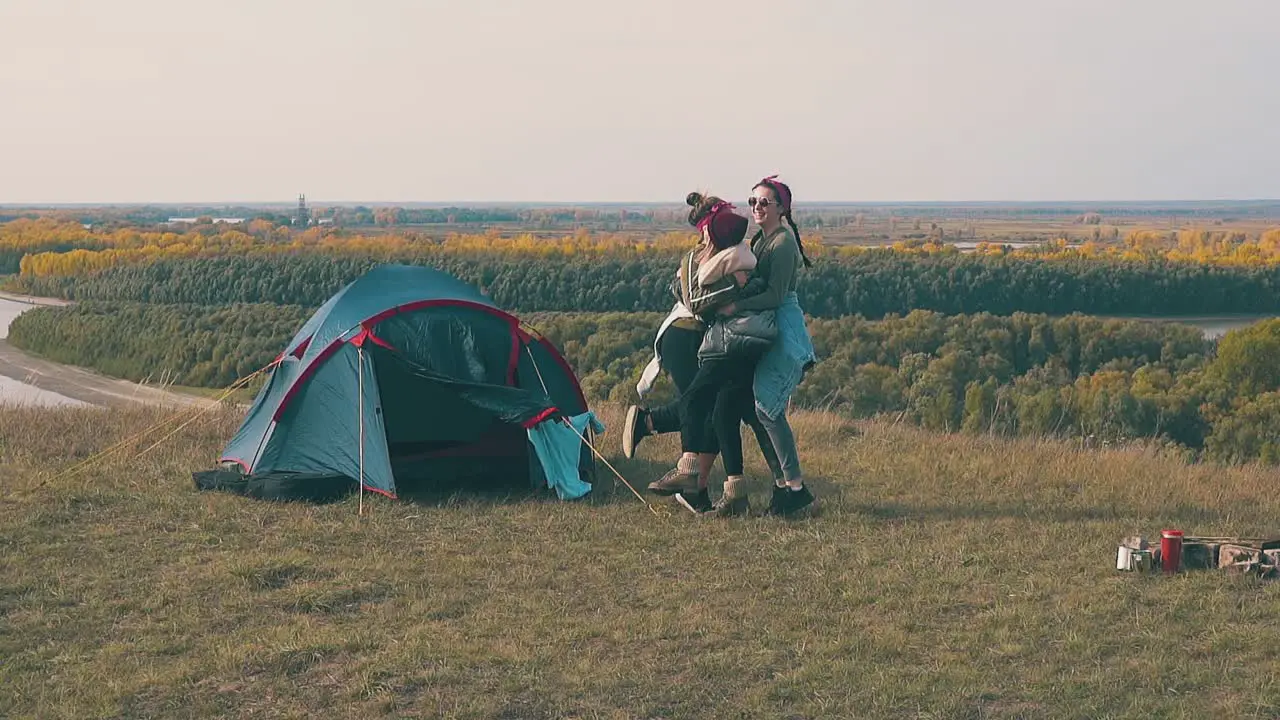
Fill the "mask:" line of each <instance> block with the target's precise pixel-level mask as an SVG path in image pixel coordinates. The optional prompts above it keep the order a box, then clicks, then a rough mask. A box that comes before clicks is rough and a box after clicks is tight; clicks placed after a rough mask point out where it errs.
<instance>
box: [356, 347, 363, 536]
mask: <svg viewBox="0 0 1280 720" xmlns="http://www.w3.org/2000/svg"><path fill="white" fill-rule="evenodd" d="M356 375H357V377H358V378H359V380H358V381H357V383H356V385H357V388H358V389H357V391H356V395H357V397H356V407H357V408H359V410H358V411H357V413H356V414H357V417H358V418H359V421H360V481H359V483H358V484H359V485H360V504H359V506H358V507H359V509H358V510H357V511H356V514H357V515H360V516H361V517H363V516H364V348H362V347H360V346H359V345H357V346H356Z"/></svg>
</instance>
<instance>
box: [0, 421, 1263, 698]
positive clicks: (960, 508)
mask: <svg viewBox="0 0 1280 720" xmlns="http://www.w3.org/2000/svg"><path fill="white" fill-rule="evenodd" d="M155 419H156V417H155V415H154V414H152V413H150V412H148V411H123V410H110V411H100V410H83V409H66V410H56V411H51V410H21V409H0V453H3V465H2V466H0V716H3V717H12V718H17V717H57V718H80V717H166V718H174V717H264V718H277V717H281V718H283V717H447V718H570V717H572V718H687V717H735V718H736V717H751V718H757V717H759V718H766V717H797V718H799V717H803V718H817V717H824V718H825V717H867V718H880V717H883V718H902V717H912V718H1006V717H1007V718H1012V717H1036V718H1039V717H1135V718H1137V717H1141V718H1148V717H1196V718H1200V717H1214V718H1225V717H1276V716H1277V715H1280V686H1277V682H1276V675H1275V670H1274V668H1275V667H1276V663H1277V659H1278V658H1277V656H1278V655H1280V630H1278V629H1277V625H1276V623H1275V618H1276V617H1277V614H1278V613H1280V584H1276V583H1268V582H1265V581H1257V580H1250V579H1245V578H1239V577H1231V576H1226V575H1223V574H1219V573H1216V572H1200V573H1194V574H1191V573H1188V574H1185V575H1183V576H1179V577H1174V578H1164V577H1159V576H1152V577H1136V576H1133V575H1128V574H1120V573H1117V572H1115V570H1114V569H1112V568H1113V564H1112V563H1113V560H1114V557H1115V547H1116V543H1117V540H1118V538H1120V537H1121V536H1123V535H1126V534H1129V533H1132V532H1135V531H1140V532H1143V533H1146V534H1149V535H1150V534H1154V533H1156V532H1158V531H1159V529H1160V528H1161V527H1163V526H1177V527H1181V528H1183V529H1185V530H1187V531H1188V532H1189V533H1196V534H1237V533H1241V534H1243V533H1266V532H1273V531H1275V530H1276V520H1275V518H1276V517H1277V516H1278V514H1280V513H1278V512H1277V511H1278V510H1280V500H1277V493H1276V492H1275V480H1276V478H1275V475H1274V473H1272V472H1270V471H1266V470H1263V469H1260V468H1243V469H1229V470H1224V469H1214V468H1210V467H1195V466H1185V465H1183V464H1181V463H1180V462H1179V461H1177V460H1176V459H1173V458H1166V457H1161V456H1158V455H1154V454H1152V453H1149V452H1146V451H1142V450H1116V451H1103V452H1092V453H1081V452H1077V451H1075V450H1073V449H1072V448H1071V447H1070V446H1068V445H1064V444H1059V443H1038V442H1031V441H1012V442H1011V441H1003V440H991V439H985V438H980V439H974V438H967V437H960V436H941V435H934V434H929V433H924V432H921V431H917V430H914V429H909V428H903V427H892V426H890V425H887V424H882V423H865V424H858V425H856V426H854V425H851V424H846V423H844V422H842V421H839V420H837V419H835V418H833V417H830V416H822V415H812V416H802V417H800V418H798V419H797V431H798V434H799V435H800V437H801V438H802V451H803V453H804V457H805V459H806V460H807V462H808V470H809V473H810V475H811V476H812V484H813V485H814V487H815V490H816V492H817V493H818V495H819V496H820V498H821V501H822V509H821V512H820V513H819V514H818V515H817V516H816V517H813V518H810V519H805V520H797V521H780V520H769V519H763V518H760V519H746V520H737V521H724V522H717V521H697V520H694V519H693V518H691V517H690V516H688V515H687V514H683V513H680V512H670V513H663V514H662V515H661V516H659V517H655V516H654V515H653V514H651V513H649V512H648V511H646V510H645V509H644V507H643V506H642V505H641V504H640V503H639V502H638V501H636V499H635V498H634V497H633V496H632V495H631V494H630V493H629V492H625V490H624V491H622V492H615V493H614V494H612V495H611V496H610V497H608V498H604V499H601V500H597V501H595V502H592V503H581V504H566V503H559V502H554V501H547V500H543V499H533V498H510V499H502V500H494V499H477V498H465V497H459V498H454V499H453V500H451V501H449V502H443V503H439V504H431V505H422V504H411V503H406V502H399V503H397V502H391V501H387V500H382V499H377V500H374V501H372V502H371V504H370V506H369V507H371V508H372V512H371V513H370V514H368V515H366V516H365V517H363V518H360V517H357V515H356V505H355V501H354V500H351V501H347V502H342V503H338V504H334V505H329V506H308V505H297V504H270V503H264V502H260V501H254V500H248V499H244V498H238V497H233V496H228V495H223V494H216V493H210V494H202V493H198V492H196V491H195V490H194V489H193V487H192V484H191V480H190V474H189V473H190V472H191V471H192V470H195V469H201V468H204V467H206V466H208V464H209V462H210V460H211V458H212V457H213V456H214V454H215V453H216V452H217V451H218V450H219V449H220V447H221V444H222V442H223V441H224V440H225V438H227V437H228V436H229V435H230V433H231V432H232V431H233V429H234V427H235V424H236V420H237V418H236V417H234V416H233V415H231V414H228V415H226V416H223V417H220V418H214V419H212V420H210V421H209V422H208V423H201V424H195V425H192V426H191V427H190V428H188V430H187V431H184V432H183V433H180V434H179V435H177V436H175V437H174V438H173V440H172V441H171V442H170V443H168V444H166V445H165V446H163V447H161V448H159V449H157V450H155V451H153V452H152V453H150V454H148V455H146V456H144V457H142V458H140V459H132V458H129V457H122V458H120V459H119V460H107V461H105V462H103V463H101V464H99V465H95V466H93V467H92V468H91V469H90V470H89V471H87V472H86V473H84V474H83V475H82V476H76V477H71V478H63V479H50V478H48V477H47V476H45V475H44V473H45V472H46V471H48V470H51V469H55V468H58V467H64V466H65V465H67V464H68V463H69V462H71V461H74V460H76V459H80V458H83V457H85V456H87V455H88V454H89V453H91V452H92V451H94V450H95V449H99V448H102V447H106V446H107V445H109V444H111V443H112V442H114V441H115V440H116V439H118V438H120V437H123V436H124V435H126V434H128V433H130V432H131V431H134V430H137V429H140V428H142V427H145V426H146V425H148V424H150V423H151V422H152V421H154V420H155ZM606 420H607V421H612V422H611V423H610V424H611V428H612V432H611V433H610V434H608V435H606V440H607V441H608V447H609V448H610V451H609V455H610V457H611V459H615V458H616V453H614V452H613V451H612V448H614V447H616V443H617V432H618V429H619V428H620V423H618V422H617V414H616V409H612V408H610V409H608V414H607V417H606ZM641 450H642V455H643V459H638V460H636V461H634V462H625V461H619V464H618V467H619V469H621V470H622V471H623V472H624V473H625V474H626V475H628V476H629V477H631V478H632V479H633V480H634V481H635V482H637V483H640V482H643V481H645V480H647V479H649V478H650V477H651V476H653V475H655V474H656V473H657V472H659V471H660V470H661V469H663V467H665V464H666V463H665V460H666V459H667V458H669V457H670V456H671V453H672V451H673V441H672V440H671V439H664V440H663V441H660V442H654V441H646V444H645V445H644V446H642V448H641ZM751 460H752V461H753V462H754V463H755V465H754V466H753V467H752V468H751V469H752V470H754V471H756V472H757V473H758V472H759V471H760V470H761V467H760V465H759V462H758V456H753V457H752V458H751ZM758 491H759V494H758V499H759V500H763V498H764V493H765V492H766V490H765V488H764V486H763V485H761V486H760V487H758ZM369 507H367V508H366V509H369ZM663 507H664V508H665V507H666V505H663Z"/></svg>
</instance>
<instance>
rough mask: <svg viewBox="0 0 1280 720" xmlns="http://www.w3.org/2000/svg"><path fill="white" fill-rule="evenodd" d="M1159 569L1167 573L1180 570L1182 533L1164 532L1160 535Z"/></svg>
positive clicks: (1174, 531)
mask: <svg viewBox="0 0 1280 720" xmlns="http://www.w3.org/2000/svg"><path fill="white" fill-rule="evenodd" d="M1160 567H1161V569H1163V570H1164V571H1165V572H1167V573H1176V572H1178V571H1179V570H1181V569H1182V531H1181V530H1164V531H1161V533H1160Z"/></svg>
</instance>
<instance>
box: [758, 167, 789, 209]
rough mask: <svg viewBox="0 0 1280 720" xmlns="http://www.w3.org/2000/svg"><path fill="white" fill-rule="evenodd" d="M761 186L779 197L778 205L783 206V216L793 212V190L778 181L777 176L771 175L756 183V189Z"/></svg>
mask: <svg viewBox="0 0 1280 720" xmlns="http://www.w3.org/2000/svg"><path fill="white" fill-rule="evenodd" d="M761 185H764V186H765V187H767V188H769V189H770V190H773V194H774V195H776V196H778V204H779V205H781V206H782V214H783V215H786V214H787V213H789V212H791V188H789V187H787V184H786V183H784V182H782V181H781V180H778V176H777V175H770V176H769V177H767V178H765V179H763V180H761V181H760V182H758V183H756V187H760V186H761Z"/></svg>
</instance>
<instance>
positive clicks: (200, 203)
mask: <svg viewBox="0 0 1280 720" xmlns="http://www.w3.org/2000/svg"><path fill="white" fill-rule="evenodd" d="M306 203H307V206H308V207H315V206H320V205H323V206H350V207H356V206H366V207H371V206H383V207H385V206H404V205H420V206H435V207H458V208H461V207H485V206H488V207H499V206H524V207H574V206H583V205H612V206H628V205H630V206H678V207H683V206H684V203H683V202H679V201H676V200H671V201H664V200H477V199H473V200H326V199H317V200H314V201H313V200H311V199H310V198H308V199H307V200H306ZM1211 203H1217V204H1264V203H1280V197H1275V198H1269V197H1251V198H1182V199H1173V198H1165V199H1112V200H1103V199H1097V198H1094V199H1084V200H1072V199H1058V200H1055V199H1039V200H805V201H800V200H797V201H796V205H797V206H804V205H809V206H832V205H855V206H857V205H860V206H893V205H903V206H906V205H1139V204H1145V205H1186V204H1211ZM147 206H151V207H213V206H224V207H228V206H242V207H254V206H258V207H289V208H296V207H297V202H296V201H295V200H177V201H173V200H163V201H158V200H152V201H147V200H137V201H101V202H99V201H92V200H89V201H80V200H76V201H57V202H0V208H5V209H59V208H92V207H147Z"/></svg>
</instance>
